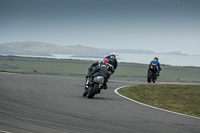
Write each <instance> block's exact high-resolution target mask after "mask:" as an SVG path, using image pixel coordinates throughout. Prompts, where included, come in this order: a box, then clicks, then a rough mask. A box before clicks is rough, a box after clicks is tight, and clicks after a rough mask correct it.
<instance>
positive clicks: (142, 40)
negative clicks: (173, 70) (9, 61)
mask: <svg viewBox="0 0 200 133" xmlns="http://www.w3.org/2000/svg"><path fill="white" fill-rule="evenodd" d="M16 41H38V42H47V43H53V44H57V45H66V46H67V45H84V46H92V47H96V48H119V49H121V48H122V49H143V50H152V51H154V52H171V51H180V52H182V53H186V54H192V55H194V54H198V55H200V52H199V50H200V1H199V0H0V44H2V43H7V42H16Z"/></svg>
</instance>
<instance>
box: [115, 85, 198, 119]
mask: <svg viewBox="0 0 200 133" xmlns="http://www.w3.org/2000/svg"><path fill="white" fill-rule="evenodd" d="M119 93H120V94H122V95H124V96H126V97H129V98H131V99H134V100H136V101H139V102H142V103H145V104H148V105H152V106H155V107H158V108H162V109H166V110H170V111H174V112H178V113H183V114H187V115H192V116H196V117H200V104H199V103H200V85H175V84H173V85H172V84H163V85H161V84H159V85H150V84H149V85H134V86H130V87H125V88H122V89H120V90H119Z"/></svg>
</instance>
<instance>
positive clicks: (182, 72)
mask: <svg viewBox="0 0 200 133" xmlns="http://www.w3.org/2000/svg"><path fill="white" fill-rule="evenodd" d="M94 62H95V61H83V60H72V59H51V58H33V57H15V56H0V71H9V72H18V73H28V74H44V75H57V76H67V77H68V76H70V77H71V76H72V77H84V76H85V75H86V73H87V70H88V67H90V65H91V64H92V63H94ZM161 66H162V71H161V73H160V75H161V76H160V77H159V78H158V80H157V81H158V82H159V81H160V82H193V83H200V67H179V66H169V65H162V64H161ZM147 68H148V64H137V63H118V68H117V70H116V72H115V73H114V74H113V75H112V76H111V78H112V79H117V80H129V81H144V82H146V80H147V79H146V76H147Z"/></svg>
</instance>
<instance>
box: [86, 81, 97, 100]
mask: <svg viewBox="0 0 200 133" xmlns="http://www.w3.org/2000/svg"><path fill="white" fill-rule="evenodd" d="M98 88H99V85H98V84H94V86H93V88H92V89H91V90H90V92H89V94H88V98H93V97H94V95H95V94H97V91H98Z"/></svg>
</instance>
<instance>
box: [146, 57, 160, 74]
mask: <svg viewBox="0 0 200 133" xmlns="http://www.w3.org/2000/svg"><path fill="white" fill-rule="evenodd" d="M158 60H159V59H158V57H155V58H154V60H152V61H151V62H150V64H149V68H150V67H151V66H153V67H155V68H156V71H157V72H156V76H160V75H159V73H160V71H161V67H160V63H159V61H158ZM148 71H149V69H148Z"/></svg>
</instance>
